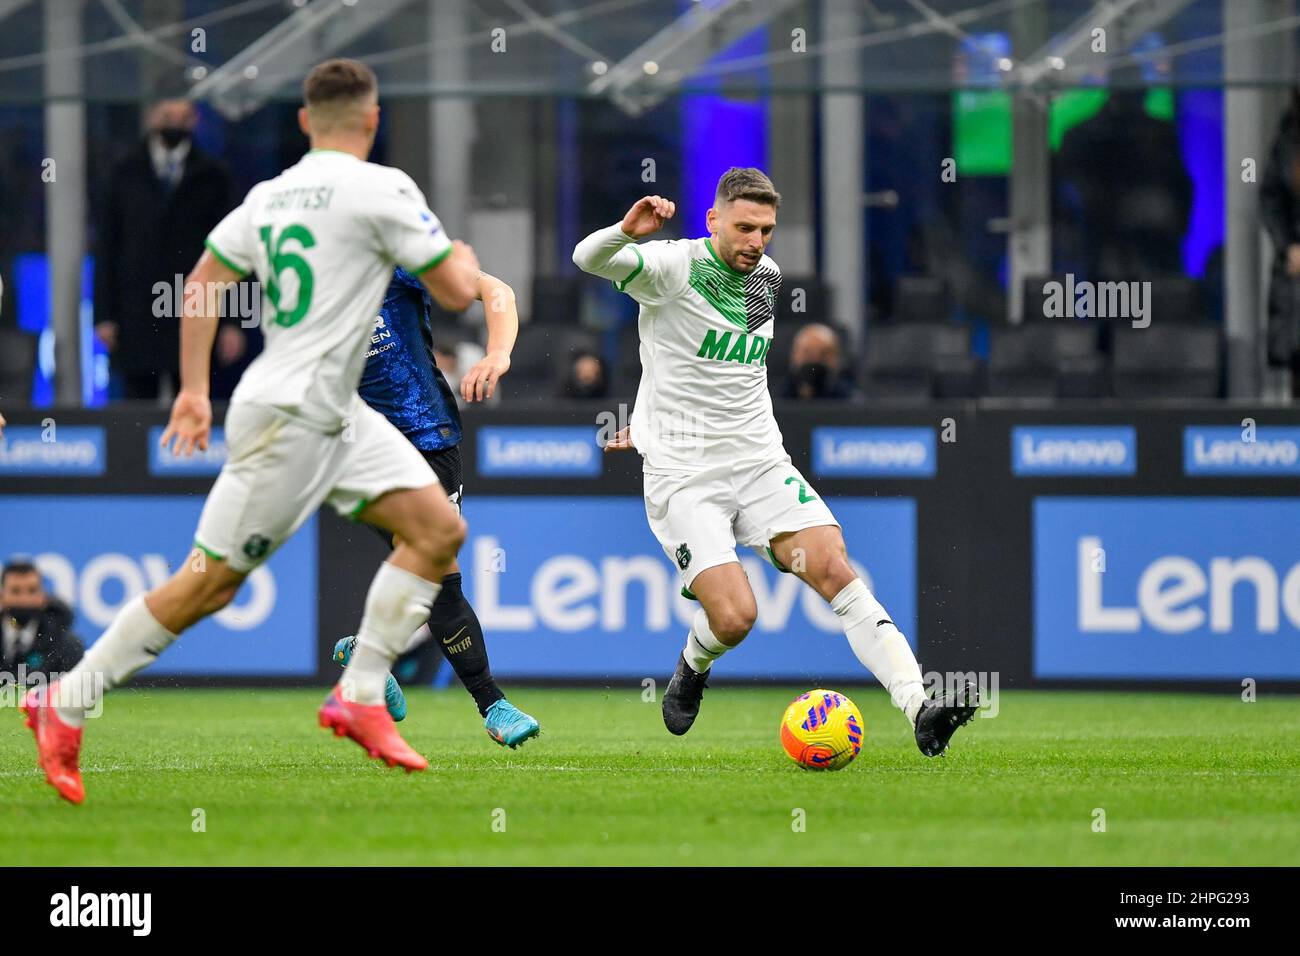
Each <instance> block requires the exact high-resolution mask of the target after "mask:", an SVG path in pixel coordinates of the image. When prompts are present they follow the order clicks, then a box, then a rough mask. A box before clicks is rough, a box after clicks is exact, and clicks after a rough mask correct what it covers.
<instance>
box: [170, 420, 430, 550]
mask: <svg viewBox="0 0 1300 956" xmlns="http://www.w3.org/2000/svg"><path fill="white" fill-rule="evenodd" d="M354 409H355V410H354V413H353V415H352V416H351V418H350V419H349V420H348V421H346V422H345V423H344V425H343V427H342V428H341V429H340V430H339V431H337V432H334V433H333V434H327V433H325V432H322V431H321V430H320V429H319V427H315V426H312V425H309V424H307V423H306V422H304V421H302V420H301V419H299V418H296V417H294V416H293V415H290V414H289V413H288V412H285V411H283V410H281V409H278V408H274V407H271V406H269V405H260V404H255V403H252V402H236V403H234V404H232V405H231V406H230V410H229V411H228V412H227V414H226V445H227V448H228V449H229V457H228V458H227V459H226V464H225V465H224V466H223V467H222V469H221V474H220V475H218V476H217V480H216V483H215V484H214V485H213V486H212V490H211V491H210V492H208V500H207V502H206V503H205V504H204V506H203V514H202V516H201V517H200V518H199V527H198V531H197V532H195V535H194V544H195V546H196V547H199V548H201V549H202V550H203V551H204V552H206V553H207V554H209V555H210V556H212V557H214V558H217V559H218V560H224V561H225V562H226V564H227V565H228V566H229V567H230V568H231V569H233V570H235V571H242V572H248V571H251V570H253V568H255V567H257V565H259V564H261V563H262V562H263V561H265V560H267V558H269V557H270V556H271V555H272V554H274V553H275V549H276V548H278V547H279V546H280V545H281V544H283V543H284V542H285V541H287V540H288V539H289V538H290V537H291V536H292V535H293V533H294V532H295V531H297V530H298V528H300V527H301V526H302V524H303V522H304V521H306V520H307V519H308V518H309V517H311V515H312V514H313V513H314V512H315V511H316V509H317V508H319V507H320V506H321V505H322V504H325V503H327V502H328V503H329V504H330V505H331V506H332V507H333V508H334V510H335V511H337V512H338V513H339V514H341V515H344V516H345V517H349V518H355V517H356V516H357V514H358V513H359V512H360V511H361V510H362V509H363V508H365V506H366V505H367V504H369V503H370V502H372V501H374V500H375V499H376V498H378V497H379V496H380V495H382V494H384V493H385V492H387V491H394V490H397V489H399V488H423V487H425V486H427V485H436V484H437V483H438V478H437V476H436V475H435V474H434V473H433V469H432V468H430V467H429V463H428V462H427V461H425V460H424V456H423V455H421V454H420V452H419V451H418V450H417V449H416V447H415V446H414V445H412V444H411V443H410V441H408V440H407V439H406V437H405V436H404V435H403V434H402V433H401V432H400V431H398V430H397V428H396V426H394V425H393V424H392V423H391V422H390V421H389V420H388V419H386V418H385V417H384V416H383V415H381V414H380V413H379V412H377V411H375V410H374V409H373V408H371V407H370V406H369V405H366V404H365V403H364V402H362V401H360V400H358V401H357V402H356V403H355V406H354Z"/></svg>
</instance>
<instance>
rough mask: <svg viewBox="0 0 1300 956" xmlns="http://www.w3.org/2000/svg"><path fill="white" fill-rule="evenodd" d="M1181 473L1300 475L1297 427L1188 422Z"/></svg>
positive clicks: (1299, 431)
mask: <svg viewBox="0 0 1300 956" xmlns="http://www.w3.org/2000/svg"><path fill="white" fill-rule="evenodd" d="M1183 473H1184V474H1186V475H1194V476H1207V475H1216V476H1223V475H1231V476H1234V477H1259V478H1269V477H1276V476H1278V475H1300V428H1294V427H1289V426H1283V425H1260V426H1258V427H1256V428H1250V429H1246V428H1239V427H1237V426H1236V425H1188V426H1186V427H1185V428H1184V429H1183Z"/></svg>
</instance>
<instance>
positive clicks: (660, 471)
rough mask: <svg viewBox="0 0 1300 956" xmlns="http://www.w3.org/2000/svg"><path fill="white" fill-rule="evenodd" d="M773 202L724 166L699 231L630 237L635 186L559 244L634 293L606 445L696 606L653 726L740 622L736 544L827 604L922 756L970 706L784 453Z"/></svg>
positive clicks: (652, 211)
mask: <svg viewBox="0 0 1300 956" xmlns="http://www.w3.org/2000/svg"><path fill="white" fill-rule="evenodd" d="M780 202H781V197H780V194H779V193H777V191H776V189H775V187H774V186H773V185H772V181H771V180H770V179H768V178H767V176H765V175H764V174H763V173H762V172H761V171H759V170H757V169H741V168H732V169H729V170H728V171H727V172H726V173H725V174H724V175H723V176H722V178H721V180H719V182H718V188H717V193H716V196H715V198H714V203H713V208H712V209H710V210H709V212H708V228H709V235H708V236H706V237H703V238H699V239H675V240H659V241H655V242H646V243H640V244H638V243H637V240H638V239H643V238H645V237H646V236H649V235H651V234H652V233H654V232H656V231H657V230H658V229H659V228H660V227H661V226H662V225H663V223H664V221H665V220H666V219H669V218H671V217H672V215H673V213H674V212H675V210H676V207H675V205H674V204H673V203H672V202H670V201H669V200H667V199H664V198H662V197H660V196H646V197H644V198H642V199H640V200H638V201H637V203H636V205H634V206H633V207H632V208H631V209H630V210H628V213H627V215H626V216H624V217H623V221H622V222H621V223H618V224H616V225H613V226H609V227H607V228H605V229H601V230H599V231H597V232H594V233H592V234H591V235H590V236H588V237H587V238H585V239H583V240H582V241H581V242H580V243H578V246H577V248H575V249H574V251H573V261H574V263H575V264H576V265H577V266H578V267H579V268H581V269H583V270H584V271H586V272H590V273H592V274H593V275H598V276H602V277H604V278H606V279H609V280H611V281H612V282H613V283H614V285H615V287H616V288H618V289H619V291H621V292H626V293H627V294H628V295H630V296H631V297H632V298H633V299H635V300H636V301H637V302H639V303H640V305H641V311H640V315H639V317H638V320H637V323H638V330H639V332H640V338H641V347H640V352H641V384H640V387H639V388H638V390H637V396H636V405H635V406H634V408H633V410H632V420H631V423H630V426H629V429H625V430H624V431H623V432H620V433H619V435H618V436H616V438H615V440H614V441H613V442H611V443H610V444H609V445H607V446H606V447H607V449H618V448H632V447H635V448H636V449H637V450H638V451H640V453H641V455H642V456H643V458H644V464H643V471H644V476H645V507H646V516H647V518H648V519H649V521H650V527H651V529H652V530H653V531H654V533H655V537H657V538H658V539H659V543H660V545H662V546H663V549H664V552H665V553H666V554H667V555H668V557H669V559H670V560H672V561H674V562H675V563H676V564H677V567H678V569H679V570H680V572H681V580H682V585H683V589H684V593H686V594H687V595H688V596H690V597H694V598H696V599H698V600H699V602H700V605H701V608H700V610H698V611H696V613H695V618H694V620H693V622H692V625H691V629H690V633H689V634H688V635H687V638H686V647H685V648H684V649H683V651H682V654H681V657H680V658H679V659H678V661H677V669H676V672H675V673H674V674H673V677H672V679H671V680H670V681H669V683H668V687H667V688H666V689H665V691H664V697H663V716H664V724H665V725H666V726H667V727H668V730H669V731H671V732H672V733H674V734H679V735H680V734H684V733H686V731H687V730H689V729H690V728H691V725H692V724H693V723H694V722H695V718H696V716H697V715H698V714H699V710H700V703H701V700H702V698H703V692H704V688H705V686H707V685H706V683H705V680H706V678H707V677H708V675H709V673H710V672H711V668H712V665H713V662H714V661H716V660H717V659H718V658H719V657H721V656H722V655H723V654H725V653H726V652H727V651H729V650H731V649H732V648H734V647H735V646H736V645H737V644H739V643H740V642H741V641H743V640H744V639H745V636H746V635H747V634H748V633H749V630H750V628H752V627H753V625H754V619H755V618H756V617H757V615H758V606H757V604H756V602H755V600H754V592H753V590H752V589H751V588H750V585H749V580H748V578H746V577H745V572H744V571H743V570H742V568H741V566H740V563H739V561H738V560H737V557H736V544H737V542H739V543H740V544H742V545H747V546H750V547H753V548H755V549H756V550H758V551H759V553H760V554H762V555H763V556H764V557H765V558H766V559H767V560H769V561H771V562H772V563H773V564H774V565H775V566H776V567H777V568H779V569H780V570H782V571H788V572H792V573H794V574H796V575H798V576H799V577H800V578H801V579H803V580H804V581H805V582H807V583H808V584H809V585H811V586H812V587H813V589H814V590H816V591H817V593H818V594H820V595H821V596H822V597H823V598H825V599H826V600H827V601H829V602H830V605H831V607H832V609H833V610H834V611H835V614H836V615H837V616H838V617H839V619H840V622H841V624H842V625H843V627H844V633H845V635H846V637H847V638H848V641H849V645H850V647H852V648H853V652H854V653H855V654H856V655H857V657H858V660H860V661H861V662H862V663H863V665H865V666H866V667H867V669H868V670H870V671H871V673H872V674H874V675H875V676H876V678H877V679H878V680H879V681H880V683H881V684H883V685H884V686H885V688H886V689H887V690H888V691H889V694H890V697H891V699H892V700H893V702H894V704H895V706H897V707H898V708H899V709H900V710H901V711H903V713H904V714H905V715H906V716H907V719H908V721H909V723H910V724H911V726H912V728H913V731H914V733H915V736H916V742H917V746H918V747H920V749H921V752H922V753H924V754H925V755H926V756H936V755H938V754H940V753H942V752H943V751H944V749H945V748H946V747H947V745H948V741H949V739H950V738H951V737H952V735H953V733H954V732H955V731H956V729H957V728H958V727H960V726H961V725H962V724H964V723H966V722H967V721H968V720H970V718H971V716H972V715H973V714H974V712H975V708H976V707H977V706H978V700H977V698H976V695H975V688H974V686H973V685H969V684H967V685H966V686H963V687H961V688H958V689H956V690H954V691H951V692H948V693H946V694H943V695H940V696H938V697H936V698H933V699H931V698H928V697H927V696H926V694H925V690H924V687H923V686H922V678H921V669H920V667H919V665H918V664H917V662H916V658H915V656H914V655H913V654H912V649H911V647H910V646H909V645H908V643H907V641H906V639H905V638H904V637H903V635H902V633H900V632H899V630H898V628H897V627H895V626H894V624H893V622H892V621H890V620H889V615H888V614H887V613H886V612H885V609H884V608H883V607H881V605H880V602H878V601H877V600H876V598H875V597H874V596H873V595H872V594H871V592H870V591H869V590H868V589H867V586H866V584H865V583H864V582H863V581H862V579H861V578H859V577H858V575H857V573H856V572H855V571H854V570H853V567H852V565H851V564H850V563H849V559H848V554H847V552H846V550H845V546H844V537H843V535H842V534H841V532H840V527H839V524H838V523H837V522H836V520H835V517H834V515H832V514H831V511H830V509H829V508H828V507H827V506H826V503H825V502H824V501H823V500H822V498H821V496H820V495H818V494H817V492H816V491H815V490H814V489H813V487H812V485H811V484H810V483H809V482H808V480H807V479H806V478H805V477H804V476H803V474H802V473H801V472H800V471H799V469H797V468H796V467H795V466H794V465H793V464H792V463H791V460H790V456H789V455H788V454H786V451H785V448H784V446H783V444H782V440H781V431H780V429H779V428H778V427H777V424H776V418H775V417H774V416H773V414H772V399H771V396H770V395H769V394H768V387H767V368H766V358H767V351H768V349H769V348H770V347H771V343H772V335H773V332H774V325H775V322H774V315H775V303H776V295H777V292H778V290H779V289H780V285H781V270H780V268H778V266H777V264H776V263H775V262H773V261H772V259H771V258H770V257H768V256H767V255H766V254H765V252H764V250H765V249H766V248H767V244H768V242H769V241H770V240H771V238H772V232H773V230H774V229H775V228H776V213H777V208H778V207H779V206H780ZM629 430H630V435H629V434H628V431H629Z"/></svg>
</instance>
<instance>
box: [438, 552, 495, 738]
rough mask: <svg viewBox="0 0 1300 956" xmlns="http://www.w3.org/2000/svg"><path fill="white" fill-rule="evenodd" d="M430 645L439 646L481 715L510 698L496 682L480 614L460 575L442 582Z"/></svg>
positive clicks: (449, 577)
mask: <svg viewBox="0 0 1300 956" xmlns="http://www.w3.org/2000/svg"><path fill="white" fill-rule="evenodd" d="M429 632H430V633H431V634H432V635H433V636H432V637H431V638H430V642H431V643H433V644H437V645H438V649H439V650H441V651H442V656H443V657H445V658H447V663H449V664H450V665H451V667H452V670H454V671H455V672H456V676H457V677H459V678H460V682H461V683H462V684H464V685H465V689H466V690H467V691H469V693H470V696H471V697H473V698H474V703H475V704H477V705H478V712H479V713H480V714H483V715H486V714H487V711H488V708H489V707H491V706H492V705H493V704H495V703H496V702H497V701H499V700H501V699H503V698H504V697H505V696H506V695H505V694H503V693H502V692H501V688H500V687H498V686H497V682H496V681H495V680H493V679H492V671H491V670H490V669H489V667H488V656H487V646H486V645H485V644H484V643H483V627H482V625H480V624H479V622H478V615H477V614H475V613H474V609H473V608H472V607H470V606H469V601H467V600H465V595H464V594H463V593H462V592H461V589H460V575H459V574H449V575H447V576H446V577H445V578H443V579H442V590H441V591H439V592H438V599H437V600H436V601H434V602H433V610H432V612H431V613H430V614H429Z"/></svg>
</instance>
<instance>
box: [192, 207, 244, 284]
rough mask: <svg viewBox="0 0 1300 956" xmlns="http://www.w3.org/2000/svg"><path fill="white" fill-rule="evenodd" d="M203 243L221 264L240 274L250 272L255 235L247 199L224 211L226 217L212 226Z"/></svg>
mask: <svg viewBox="0 0 1300 956" xmlns="http://www.w3.org/2000/svg"><path fill="white" fill-rule="evenodd" d="M203 244H204V245H205V246H207V247H208V251H209V252H211V253H212V254H213V255H214V256H216V257H217V258H218V259H220V260H221V263H222V265H224V266H227V267H228V268H231V269H234V270H235V271H236V272H238V273H239V274H240V275H247V274H248V273H250V272H252V271H253V263H254V261H255V259H254V256H255V255H256V253H257V236H255V235H253V226H252V222H251V220H250V207H249V203H248V199H245V200H244V201H243V202H242V203H240V204H239V205H238V206H236V207H235V208H234V209H232V210H230V212H228V213H226V218H224V219H222V220H221V222H219V223H217V224H216V226H214V227H213V229H212V231H211V232H210V233H208V237H207V238H206V239H204V240H203Z"/></svg>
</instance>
